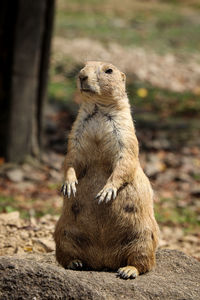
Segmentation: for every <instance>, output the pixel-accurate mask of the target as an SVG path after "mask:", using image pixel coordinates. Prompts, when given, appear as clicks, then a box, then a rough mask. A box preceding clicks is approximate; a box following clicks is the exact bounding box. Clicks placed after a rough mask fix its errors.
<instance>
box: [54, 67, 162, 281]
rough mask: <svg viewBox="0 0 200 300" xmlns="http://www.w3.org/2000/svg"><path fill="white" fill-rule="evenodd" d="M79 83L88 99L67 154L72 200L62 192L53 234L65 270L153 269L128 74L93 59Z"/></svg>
mask: <svg viewBox="0 0 200 300" xmlns="http://www.w3.org/2000/svg"><path fill="white" fill-rule="evenodd" d="M108 70H112V72H111V71H108ZM78 88H79V90H80V91H81V94H82V99H83V100H82V104H81V107H80V110H79V113H78V116H77V119H76V121H75V122H74V124H73V127H72V130H71V133H70V135H69V141H68V151H67V155H66V158H65V164H64V179H65V185H64V193H65V194H68V197H69V199H68V198H67V196H65V197H64V203H63V210H62V215H61V217H60V219H59V221H58V223H57V226H56V230H55V234H54V237H55V242H56V257H57V260H58V262H59V263H60V264H61V265H63V266H64V267H66V268H76V267H77V268H82V266H86V267H89V268H92V269H95V270H102V269H105V268H107V269H110V270H117V269H119V268H120V267H121V268H120V269H119V271H118V274H119V276H120V277H122V278H134V277H136V276H137V275H138V273H139V274H141V273H145V272H147V271H149V270H151V269H152V268H153V266H154V264H155V250H156V247H157V244H158V232H159V230H158V226H157V223H156V221H155V218H154V212H153V192H152V189H151V186H150V183H149V180H148V178H147V177H146V175H145V174H144V173H143V170H142V169H141V166H140V162H139V159H138V153H139V150H138V141H137V138H136V135H135V129H134V125H133V121H132V117H131V113H130V105H129V101H128V98H127V94H126V91H125V75H124V74H123V73H121V72H120V71H119V70H118V69H117V68H116V67H114V66H113V65H111V64H106V63H102V62H88V63H87V64H86V66H85V67H84V68H83V69H82V70H81V71H80V73H79V79H78ZM77 183H78V184H77ZM76 188H77V191H76ZM75 192H76V193H75ZM70 193H71V195H70ZM72 193H74V194H75V196H74V195H72ZM96 196H97V197H96ZM115 196H116V198H115ZM123 267H124V268H123Z"/></svg>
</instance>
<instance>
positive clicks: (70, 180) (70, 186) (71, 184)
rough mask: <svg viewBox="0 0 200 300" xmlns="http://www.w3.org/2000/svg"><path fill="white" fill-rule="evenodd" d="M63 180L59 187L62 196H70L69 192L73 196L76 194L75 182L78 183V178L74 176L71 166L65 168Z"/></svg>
mask: <svg viewBox="0 0 200 300" xmlns="http://www.w3.org/2000/svg"><path fill="white" fill-rule="evenodd" d="M64 179H65V181H64V184H63V186H62V188H61V192H62V193H63V195H64V196H66V195H67V197H68V198H70V196H71V193H73V195H74V196H75V194H76V184H78V180H77V178H76V172H75V170H74V168H73V167H70V168H68V169H67V171H66V173H65V177H64Z"/></svg>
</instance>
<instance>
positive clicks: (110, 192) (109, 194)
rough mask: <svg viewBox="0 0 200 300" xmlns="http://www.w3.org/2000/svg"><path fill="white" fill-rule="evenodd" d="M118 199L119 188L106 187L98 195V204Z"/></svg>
mask: <svg viewBox="0 0 200 300" xmlns="http://www.w3.org/2000/svg"><path fill="white" fill-rule="evenodd" d="M116 197H117V188H116V187H114V186H112V185H105V186H104V188H103V189H102V190H101V191H100V192H99V193H98V194H97V195H96V199H98V204H100V203H101V202H103V201H105V202H106V203H107V202H109V201H110V200H112V199H113V200H114V199H115V198H116Z"/></svg>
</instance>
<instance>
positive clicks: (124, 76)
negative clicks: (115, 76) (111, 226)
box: [121, 72, 126, 81]
mask: <svg viewBox="0 0 200 300" xmlns="http://www.w3.org/2000/svg"><path fill="white" fill-rule="evenodd" d="M121 75H122V80H123V81H126V75H125V74H124V73H122V72H121Z"/></svg>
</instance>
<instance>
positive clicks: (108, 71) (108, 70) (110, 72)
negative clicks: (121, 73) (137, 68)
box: [105, 69, 113, 74]
mask: <svg viewBox="0 0 200 300" xmlns="http://www.w3.org/2000/svg"><path fill="white" fill-rule="evenodd" d="M112 72H113V70H112V69H107V70H106V71H105V73H106V74H112Z"/></svg>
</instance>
